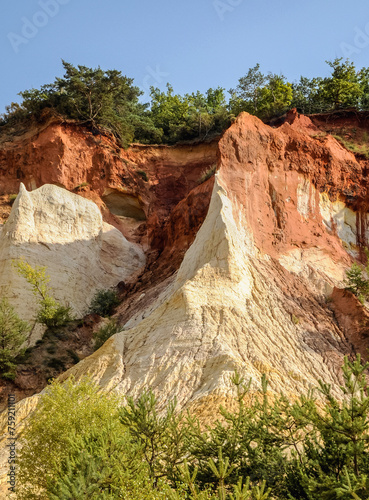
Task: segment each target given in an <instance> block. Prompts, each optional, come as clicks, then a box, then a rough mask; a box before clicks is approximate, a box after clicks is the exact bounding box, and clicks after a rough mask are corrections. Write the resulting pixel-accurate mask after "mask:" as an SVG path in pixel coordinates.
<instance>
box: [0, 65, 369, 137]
mask: <svg viewBox="0 0 369 500" xmlns="http://www.w3.org/2000/svg"><path fill="white" fill-rule="evenodd" d="M327 63H328V65H329V67H330V69H331V75H330V76H329V77H326V78H322V77H314V78H306V77H300V79H299V81H298V82H293V83H291V82H289V81H288V80H287V79H286V77H285V76H283V75H277V74H273V73H269V74H267V75H266V74H263V73H262V72H261V71H260V67H259V65H258V64H257V65H256V66H254V67H253V68H250V69H249V70H248V71H247V73H246V74H245V75H244V76H242V77H241V78H240V79H239V81H238V84H237V86H236V87H235V88H234V89H230V90H229V91H228V93H229V98H228V99H227V96H226V92H225V89H224V88H221V87H217V88H209V89H208V90H207V91H206V92H205V93H201V92H199V91H197V92H192V93H191V94H185V95H179V94H175V93H174V90H173V87H172V86H171V85H170V84H169V83H168V84H167V89H166V91H162V90H160V89H159V88H155V87H151V89H150V102H149V103H145V104H144V103H142V102H141V101H140V99H139V98H140V96H141V95H142V91H141V90H140V89H139V88H138V87H136V86H135V85H134V84H133V79H132V78H128V77H126V76H123V75H122V73H121V72H120V71H117V70H108V71H103V70H102V69H101V68H100V67H99V68H96V69H92V68H87V67H86V66H77V67H75V66H73V65H72V64H70V63H68V62H65V61H63V67H64V70H65V74H64V77H63V78H56V79H55V81H54V82H53V83H51V84H46V85H43V86H42V87H41V88H40V89H30V90H25V91H24V92H20V94H19V95H20V96H21V98H22V101H21V103H20V104H18V103H11V105H10V106H8V107H7V110H6V113H5V114H3V115H2V118H1V120H0V130H1V126H3V127H8V128H9V127H14V126H16V125H17V124H19V123H23V122H24V121H25V120H29V119H31V118H32V119H36V120H39V119H41V118H42V112H43V111H44V110H45V109H52V110H54V111H55V112H56V113H58V114H60V115H62V116H63V117H65V118H68V119H73V120H76V121H77V122H78V123H80V124H82V125H84V126H87V127H89V128H91V130H92V131H93V132H94V133H96V134H98V133H105V132H110V133H113V134H114V135H115V136H116V137H117V138H118V139H119V140H120V142H121V143H122V145H123V146H128V145H129V144H131V143H132V142H142V143H158V144H160V143H168V144H173V143H176V142H178V141H183V140H193V139H200V140H204V139H206V138H209V137H212V136H214V135H218V134H220V133H221V132H222V131H223V130H225V129H226V128H227V127H228V126H229V125H230V123H231V121H232V120H233V119H234V118H235V117H236V116H237V115H238V114H239V113H240V112H241V111H247V112H249V113H251V114H254V115H256V116H258V117H260V118H261V119H263V120H266V121H268V120H270V119H271V118H273V117H276V116H280V115H281V114H283V113H285V112H286V111H287V110H288V109H290V108H292V107H296V108H297V110H298V111H299V112H302V113H305V114H310V113H320V112H324V111H331V110H337V109H344V108H350V107H354V108H356V109H359V110H367V109H369V68H362V69H360V70H356V68H355V66H354V64H353V63H352V62H350V61H348V60H347V61H343V60H342V58H341V59H339V58H337V59H335V60H334V61H327Z"/></svg>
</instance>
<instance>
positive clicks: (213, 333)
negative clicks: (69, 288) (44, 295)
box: [63, 182, 341, 406]
mask: <svg viewBox="0 0 369 500" xmlns="http://www.w3.org/2000/svg"><path fill="white" fill-rule="evenodd" d="M232 208H233V207H232V204H231V202H230V200H229V199H228V197H227V193H226V192H225V190H224V189H223V188H222V187H221V185H220V184H219V182H216V183H215V186H214V192H213V196H212V200H211V204H210V207H209V212H208V215H207V217H206V220H205V222H204V224H203V225H202V227H201V228H200V230H199V232H198V234H197V236H196V239H195V241H194V243H193V245H192V246H191V248H190V249H189V250H188V251H187V253H186V255H185V257H184V260H183V262H182V265H181V266H180V269H179V270H178V273H177V276H176V279H175V281H174V282H173V283H172V284H171V285H170V286H169V287H168V288H167V289H166V290H165V291H164V292H163V293H162V294H161V296H160V297H158V299H157V301H156V303H155V304H154V305H151V306H150V309H149V310H147V311H144V312H143V313H142V314H140V316H137V317H136V318H133V319H132V320H131V321H130V322H128V323H127V325H126V328H128V329H127V330H126V331H123V332H120V333H118V334H116V335H115V336H114V337H112V338H111V339H110V340H109V341H108V342H107V343H106V344H105V345H104V346H102V347H101V348H100V349H99V350H98V351H97V352H96V353H94V355H93V356H90V357H89V358H86V359H85V360H83V362H81V363H79V364H78V365H76V366H75V367H73V368H72V369H70V370H69V372H67V373H66V374H65V375H63V377H66V376H68V375H69V374H72V373H73V374H74V375H76V376H77V378H78V377H80V376H83V375H84V374H85V373H87V372H88V373H89V374H90V375H92V376H93V377H94V378H95V380H96V381H98V382H99V383H100V384H101V385H102V386H106V388H107V389H108V390H111V389H112V388H114V390H116V391H119V392H121V393H124V394H126V393H129V394H132V395H134V396H137V395H138V394H139V393H140V392H141V391H142V390H143V389H145V388H147V387H152V388H153V389H154V390H155V392H157V394H158V395H159V397H160V398H161V399H162V400H166V399H167V398H173V397H176V398H177V401H178V403H179V404H180V406H186V405H189V404H192V403H193V402H194V401H196V400H197V399H199V398H203V397H207V396H209V395H210V394H212V393H218V394H222V393H224V394H226V393H229V391H230V389H231V383H230V375H231V374H232V373H233V371H234V370H235V369H238V370H239V371H240V372H241V373H242V374H243V375H244V376H245V377H246V378H249V377H252V378H253V388H254V389H258V388H260V377H261V375H262V373H267V375H268V378H269V380H270V387H271V389H272V390H274V391H282V390H283V391H284V392H287V393H294V394H296V393H300V392H304V391H306V390H307V389H308V388H311V387H313V386H316V385H317V381H318V379H319V378H323V379H324V380H325V381H326V382H330V383H332V384H334V385H337V383H338V378H337V374H336V372H335V371H334V370H331V369H330V368H329V366H328V364H327V363H326V362H325V358H326V356H327V352H329V351H332V352H334V355H333V357H334V356H337V357H338V358H339V357H340V353H339V352H338V350H337V345H338V344H339V343H340V342H341V340H340V335H339V332H338V330H337V327H336V326H335V324H334V322H333V321H332V323H331V324H329V325H324V329H325V328H326V327H329V329H330V331H329V333H328V332H327V331H326V330H325V331H324V334H323V333H322V332H320V331H319V328H317V327H316V325H315V326H314V321H313V319H312V318H309V316H308V314H306V311H304V309H303V308H301V307H300V309H299V306H298V305H296V304H295V311H296V312H295V315H296V317H297V319H298V321H297V323H296V320H295V321H293V319H292V315H291V311H290V310H289V307H290V305H289V304H288V300H287V298H286V296H285V295H284V294H283V292H282V291H281V289H280V286H279V285H278V282H277V281H276V280H273V279H272V277H273V272H274V269H273V266H275V264H273V263H272V262H271V261H270V259H268V258H267V257H264V258H261V257H260V258H257V252H256V250H255V248H254V247H253V245H252V237H251V235H250V233H249V232H248V231H247V227H245V226H242V227H241V226H240V225H239V224H238V223H236V221H235V220H234V216H233V210H232ZM239 219H240V220H242V217H241V216H240V217H239ZM296 279H297V278H296ZM299 313H301V318H299V317H298V314H299ZM142 318H143V319H142ZM300 319H301V321H300ZM322 328H323V327H322ZM311 338H313V340H311ZM107 373H108V375H107Z"/></svg>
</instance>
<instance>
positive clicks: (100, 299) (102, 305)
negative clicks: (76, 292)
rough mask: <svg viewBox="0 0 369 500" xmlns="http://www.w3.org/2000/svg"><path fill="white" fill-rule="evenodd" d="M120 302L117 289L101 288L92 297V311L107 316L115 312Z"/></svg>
mask: <svg viewBox="0 0 369 500" xmlns="http://www.w3.org/2000/svg"><path fill="white" fill-rule="evenodd" d="M118 304H119V297H118V294H117V292H116V291H115V290H99V291H98V292H96V295H95V297H94V298H93V299H92V302H91V305H90V309H89V311H90V313H93V314H98V315H99V316H103V317H107V316H111V315H112V314H113V311H114V308H115V307H116V306H117V305H118Z"/></svg>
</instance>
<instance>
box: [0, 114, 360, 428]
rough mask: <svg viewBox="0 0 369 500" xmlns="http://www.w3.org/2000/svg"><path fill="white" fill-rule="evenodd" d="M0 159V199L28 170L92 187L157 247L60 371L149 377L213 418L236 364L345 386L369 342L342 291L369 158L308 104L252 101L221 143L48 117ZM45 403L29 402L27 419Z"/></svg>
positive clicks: (112, 215)
mask: <svg viewBox="0 0 369 500" xmlns="http://www.w3.org/2000/svg"><path fill="white" fill-rule="evenodd" d="M214 165H216V168H217V173H216V175H215V177H214V176H212V177H210V178H209V179H208V180H205V181H204V182H202V180H203V179H202V175H203V174H204V173H205V172H206V171H208V170H209V169H211V168H212V167H214ZM0 172H1V176H2V179H3V181H2V182H3V183H2V185H1V192H0V195H3V196H5V195H7V194H11V193H16V192H18V188H19V183H20V182H21V181H22V182H23V183H24V184H25V186H26V188H27V189H29V190H32V189H35V188H38V187H40V186H42V185H44V184H55V185H57V186H62V187H64V188H66V189H67V190H69V191H73V192H75V193H78V194H79V195H82V196H84V197H86V198H90V199H91V200H92V201H94V202H95V203H96V204H97V205H98V206H99V207H100V209H101V211H102V214H103V217H104V220H105V221H106V222H109V223H110V224H113V225H114V226H115V227H116V228H118V229H119V230H120V231H121V232H122V233H123V235H124V236H125V238H126V239H127V240H128V241H129V242H130V243H131V244H135V245H139V246H140V247H141V249H142V251H143V252H145V259H146V264H145V268H144V269H143V270H142V272H141V275H140V276H139V277H138V278H137V279H136V278H135V279H133V280H131V281H130V280H128V283H127V285H126V286H125V288H124V290H123V291H122V294H121V298H122V303H121V305H120V306H119V307H118V309H117V312H116V317H117V319H118V321H119V324H120V325H121V327H122V331H121V332H119V333H117V334H116V335H114V336H113V337H112V338H110V339H109V340H108V341H107V342H106V343H105V344H104V345H103V346H102V347H101V348H100V349H99V350H98V351H96V352H95V353H94V354H93V355H91V356H89V357H86V358H85V359H83V360H82V361H81V362H79V363H78V364H76V365H75V366H74V367H72V368H71V369H70V370H68V371H67V372H66V373H64V374H63V375H61V378H62V379H64V378H65V377H67V376H69V375H70V374H74V375H75V376H76V378H77V379H78V378H79V377H81V376H83V375H85V374H87V373H89V374H90V375H91V376H93V377H94V378H95V379H96V380H97V381H98V382H99V383H100V385H101V386H102V387H103V388H104V389H105V390H117V391H119V392H122V393H129V394H132V395H134V396H136V395H137V394H139V392H140V391H142V389H144V388H147V387H148V386H150V387H151V388H152V389H153V390H154V391H155V392H156V393H157V394H158V396H159V399H160V400H161V401H162V403H163V404H164V403H165V401H166V400H168V398H172V397H174V396H175V397H176V398H177V400H178V402H179V405H180V406H181V407H187V408H190V409H193V410H195V411H197V412H199V413H201V414H202V415H203V416H206V415H207V416H210V415H211V412H212V411H213V409H214V406H215V405H217V404H218V402H220V401H221V402H225V401H227V397H228V395H229V393H230V380H229V376H230V374H231V373H232V372H233V371H234V370H235V369H237V370H238V371H240V372H241V373H242V374H243V375H244V376H245V377H247V378H249V377H252V379H253V383H252V387H253V389H254V390H258V389H259V388H260V377H261V375H262V374H263V373H266V374H267V376H268V378H269V381H270V389H271V391H284V392H285V393H287V394H290V395H294V394H297V393H301V392H304V391H306V390H308V389H309V388H311V387H313V386H316V384H317V381H318V379H323V380H324V381H325V382H327V383H331V384H332V385H333V387H334V388H335V387H338V385H339V384H340V366H341V365H342V360H343V356H344V355H345V354H348V355H352V354H353V353H355V352H361V354H362V355H363V356H366V355H367V347H369V342H368V333H369V330H368V328H369V327H368V326H367V325H368V324H369V321H368V312H367V309H366V307H365V306H363V305H361V304H360V302H359V301H358V300H357V299H356V298H355V297H354V296H352V295H351V294H348V292H344V291H343V290H342V289H343V288H344V284H343V280H344V277H345V270H346V269H347V268H348V267H349V266H350V265H351V263H352V261H353V259H355V258H356V259H359V260H362V259H363V257H364V253H363V249H364V247H365V245H366V244H367V241H368V229H367V227H368V224H367V222H368V215H367V211H368V202H369V197H368V181H367V172H368V161H367V160H366V159H365V158H362V157H358V156H355V155H354V154H353V153H352V152H349V151H348V150H347V149H345V148H344V147H343V146H342V145H341V144H340V143H339V142H337V140H336V139H335V138H333V137H332V136H331V135H329V134H326V133H322V132H321V131H320V129H319V124H317V123H315V124H313V123H312V122H311V121H310V120H309V119H308V118H307V117H302V116H299V115H298V114H296V113H290V115H289V116H288V117H287V120H286V121H285V123H284V124H283V125H281V126H280V127H278V128H272V127H270V126H268V125H265V124H263V123H262V122H261V121H260V120H259V119H257V118H256V117H253V116H250V115H248V114H246V113H243V114H241V115H240V116H239V117H238V118H237V120H236V121H235V122H234V123H233V124H232V126H231V127H230V128H229V129H228V130H227V131H226V132H225V133H224V134H223V136H222V137H221V138H220V139H219V140H218V141H212V142H209V143H207V144H192V145H177V146H173V147H166V146H161V147H158V146H139V145H133V146H132V147H131V148H129V149H128V150H126V151H124V150H121V149H119V148H117V146H116V145H115V144H114V142H112V141H111V140H110V139H108V138H106V137H98V136H97V137H96V136H92V135H91V134H89V133H87V132H84V131H83V130H82V129H80V128H77V126H76V125H73V124H63V123H60V122H58V121H57V120H52V121H51V122H50V123H48V124H46V125H45V126H44V127H43V128H42V129H39V130H37V131H36V130H34V131H33V132H32V131H30V132H29V133H28V135H26V136H20V137H18V138H16V139H14V140H13V141H12V142H11V143H5V144H4V142H3V144H2V150H1V152H0ZM16 203H17V202H16ZM15 209H16V207H14V208H13V210H15ZM11 217H14V215H13V214H12V215H11V216H10V218H11ZM3 231H4V229H3ZM61 258H62V257H61ZM122 273H123V271H122ZM117 281H119V280H118V277H117ZM36 402H37V396H33V397H32V398H26V399H24V400H23V401H21V402H20V403H19V404H18V415H19V419H20V420H22V419H23V418H25V417H26V415H27V413H28V412H29V411H31V409H32V407H34V405H35V404H36Z"/></svg>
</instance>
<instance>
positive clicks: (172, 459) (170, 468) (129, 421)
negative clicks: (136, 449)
mask: <svg viewBox="0 0 369 500" xmlns="http://www.w3.org/2000/svg"><path fill="white" fill-rule="evenodd" d="M175 408H176V404H175V402H170V403H169V404H168V406H167V407H166V411H165V413H164V415H160V414H159V412H158V408H157V400H156V398H155V396H154V394H153V393H152V392H144V393H143V394H142V395H141V397H140V398H139V399H138V401H137V402H135V401H134V400H133V398H131V397H127V405H126V406H124V407H123V408H122V409H121V410H120V414H119V418H120V421H121V423H122V425H123V426H124V427H125V428H126V429H127V432H129V434H130V435H131V437H132V440H133V441H134V442H137V443H139V444H140V447H141V450H142V453H143V458H144V460H145V462H146V463H147V465H148V470H149V474H150V477H151V479H152V480H153V482H154V484H155V485H157V483H158V479H159V478H161V477H168V478H170V479H174V478H175V469H176V467H177V466H178V465H179V464H181V463H182V462H183V457H184V455H185V427H184V426H182V421H183V416H182V415H181V414H178V415H177V414H176V412H175Z"/></svg>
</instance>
